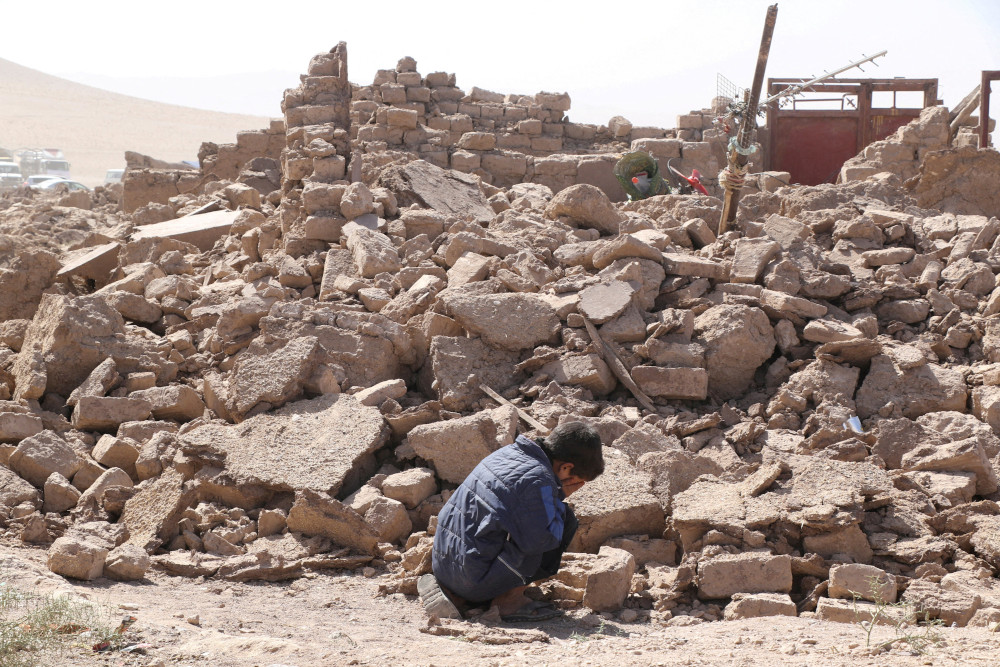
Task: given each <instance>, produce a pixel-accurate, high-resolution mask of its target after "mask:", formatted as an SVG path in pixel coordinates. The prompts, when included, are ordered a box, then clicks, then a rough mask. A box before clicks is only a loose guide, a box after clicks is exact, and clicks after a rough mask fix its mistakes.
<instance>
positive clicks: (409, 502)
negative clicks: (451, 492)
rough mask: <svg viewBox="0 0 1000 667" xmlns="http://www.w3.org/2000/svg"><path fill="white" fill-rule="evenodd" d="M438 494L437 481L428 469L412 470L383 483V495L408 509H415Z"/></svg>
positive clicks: (389, 478)
mask: <svg viewBox="0 0 1000 667" xmlns="http://www.w3.org/2000/svg"><path fill="white" fill-rule="evenodd" d="M435 493H437V479H436V478H435V477H434V471H432V470H430V469H428V468H410V469H409V470H404V471H403V472H399V473H395V474H393V475H389V476H388V477H386V478H385V480H383V482H382V494H383V495H384V496H385V497H386V498H392V499H393V500H398V501H399V502H401V503H403V504H404V505H405V506H406V507H407V509H414V508H415V507H416V506H417V505H419V504H420V503H422V502H423V501H424V500H426V499H427V498H429V497H430V496H432V495H434V494H435Z"/></svg>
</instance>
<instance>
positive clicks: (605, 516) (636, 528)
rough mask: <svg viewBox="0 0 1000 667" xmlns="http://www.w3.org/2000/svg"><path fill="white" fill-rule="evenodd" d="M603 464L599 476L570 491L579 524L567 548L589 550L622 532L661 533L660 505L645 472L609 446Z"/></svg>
mask: <svg viewBox="0 0 1000 667" xmlns="http://www.w3.org/2000/svg"><path fill="white" fill-rule="evenodd" d="M604 464H605V465H604V473H603V474H602V475H601V476H600V477H598V478H597V479H595V480H594V481H592V482H588V483H587V484H585V485H584V486H583V488H581V489H580V490H578V491H576V492H575V493H574V494H573V509H574V511H575V512H576V517H577V519H578V520H579V522H580V528H579V530H578V531H577V533H576V536H575V537H574V538H573V541H572V542H571V543H570V547H569V550H570V551H587V552H593V551H596V550H597V549H598V547H600V545H602V544H604V543H605V542H606V541H607V540H608V539H609V538H612V537H619V536H622V535H648V536H650V537H661V536H662V535H663V530H664V528H665V527H666V525H665V520H664V514H663V508H662V507H661V506H660V503H659V501H658V500H657V499H656V496H654V495H653V493H652V491H651V489H652V478H651V477H650V475H649V473H647V472H645V471H642V470H639V469H638V468H636V467H635V466H634V465H633V464H632V462H631V460H630V459H629V456H628V455H627V454H626V453H624V452H621V451H618V450H616V449H613V448H610V447H605V448H604Z"/></svg>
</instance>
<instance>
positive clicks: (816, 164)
mask: <svg viewBox="0 0 1000 667" xmlns="http://www.w3.org/2000/svg"><path fill="white" fill-rule="evenodd" d="M815 113H816V114H817V115H815V116H784V117H781V118H779V119H778V120H777V123H776V125H775V133H774V134H772V135H771V141H772V142H773V146H772V150H773V160H774V163H775V165H776V166H774V167H773V170H774V171H787V172H789V173H790V174H791V175H792V183H802V184H803V185H817V184H819V183H833V182H834V181H835V180H836V178H837V174H838V173H839V172H840V167H841V166H843V164H844V162H846V161H847V160H849V159H850V158H852V157H854V156H855V155H857V152H858V150H857V146H858V117H857V116H854V117H830V116H826V115H822V112H815Z"/></svg>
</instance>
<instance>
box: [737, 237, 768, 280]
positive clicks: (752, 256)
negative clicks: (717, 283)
mask: <svg viewBox="0 0 1000 667" xmlns="http://www.w3.org/2000/svg"><path fill="white" fill-rule="evenodd" d="M780 252H781V246H780V245H779V244H778V243H776V242H775V241H772V240H770V239H766V238H742V239H739V240H738V241H737V242H736V248H735V254H734V257H733V265H732V270H731V276H730V280H732V281H733V282H734V283H756V282H757V281H758V280H759V279H760V276H761V274H762V273H763V272H764V267H766V266H767V264H768V263H769V262H770V261H771V260H772V259H774V258H775V257H777V256H778V255H779V254H780Z"/></svg>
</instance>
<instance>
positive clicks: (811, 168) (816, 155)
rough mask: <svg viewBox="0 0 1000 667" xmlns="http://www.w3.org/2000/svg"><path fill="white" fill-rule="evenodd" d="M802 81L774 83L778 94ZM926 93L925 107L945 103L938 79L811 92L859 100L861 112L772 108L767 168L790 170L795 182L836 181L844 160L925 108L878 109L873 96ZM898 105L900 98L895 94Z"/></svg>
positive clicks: (864, 82) (819, 87)
mask: <svg viewBox="0 0 1000 667" xmlns="http://www.w3.org/2000/svg"><path fill="white" fill-rule="evenodd" d="M799 82H800V80H799V79H769V80H768V83H767V87H768V94H769V95H774V94H775V93H778V92H779V91H781V90H783V89H784V88H785V87H786V86H788V85H790V84H797V83H799ZM902 91H923V93H924V107H928V106H931V105H934V104H941V101H940V100H938V99H937V79H837V80H833V81H828V82H821V83H818V84H816V85H814V86H812V87H810V88H809V89H808V92H813V93H822V94H831V95H839V96H841V98H843V97H845V96H851V95H853V96H856V97H857V109H843V108H842V109H835V110H817V109H795V108H794V107H793V108H791V109H782V108H779V107H778V105H777V103H772V104H771V105H770V106H769V107H768V109H767V128H768V131H767V133H766V137H767V138H766V140H765V143H766V145H765V147H764V148H765V150H764V168H765V169H768V170H772V171H787V172H789V173H790V174H791V180H792V182H793V183H801V184H803V185H818V184H820V183H833V182H834V181H836V178H837V175H838V174H839V173H840V168H841V167H842V166H843V164H844V162H846V161H847V160H849V159H850V158H852V157H854V156H855V155H857V154H858V153H860V152H861V151H862V150H863V149H864V148H865V146H867V145H868V144H870V143H872V142H873V141H879V140H881V139H885V138H886V137H888V136H889V135H891V134H892V133H893V132H895V131H896V130H897V129H899V128H900V127H902V126H903V125H906V124H907V123H909V122H910V121H912V120H913V119H914V118H917V117H918V116H919V115H920V112H921V111H922V110H923V109H916V108H896V107H893V108H888V109H884V108H878V109H873V108H872V93H874V92H902ZM893 100H894V103H895V96H893Z"/></svg>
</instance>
